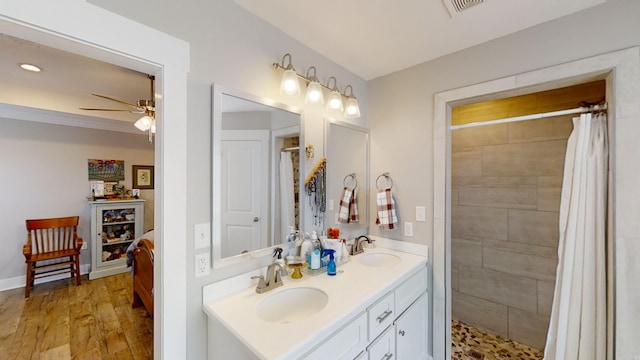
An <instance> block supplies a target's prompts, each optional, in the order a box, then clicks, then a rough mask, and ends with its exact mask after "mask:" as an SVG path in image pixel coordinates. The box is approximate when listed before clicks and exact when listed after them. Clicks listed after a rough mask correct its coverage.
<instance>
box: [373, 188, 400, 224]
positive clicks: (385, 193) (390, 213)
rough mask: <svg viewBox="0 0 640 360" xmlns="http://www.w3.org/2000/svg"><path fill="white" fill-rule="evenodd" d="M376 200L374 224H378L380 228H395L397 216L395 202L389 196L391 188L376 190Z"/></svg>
mask: <svg viewBox="0 0 640 360" xmlns="http://www.w3.org/2000/svg"><path fill="white" fill-rule="evenodd" d="M376 202H377V204H378V217H377V219H376V224H378V225H380V230H392V229H395V228H396V227H397V224H398V216H397V215H396V203H395V201H393V196H391V189H383V190H378V194H377V196H376Z"/></svg>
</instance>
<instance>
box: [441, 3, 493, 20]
mask: <svg viewBox="0 0 640 360" xmlns="http://www.w3.org/2000/svg"><path fill="white" fill-rule="evenodd" d="M442 2H443V3H444V6H445V7H446V8H447V10H448V11H449V15H451V17H453V16H454V15H456V14H457V13H460V12H462V11H464V10H467V9H469V8H470V7H472V6H475V5H478V4H482V3H484V0H442Z"/></svg>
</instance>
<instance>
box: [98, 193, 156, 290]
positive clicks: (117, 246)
mask: <svg viewBox="0 0 640 360" xmlns="http://www.w3.org/2000/svg"><path fill="white" fill-rule="evenodd" d="M89 203H90V204H91V271H90V272H89V279H90V280H93V279H97V278H101V277H104V276H110V275H115V274H119V273H123V272H126V271H128V269H127V265H126V251H127V247H129V244H131V242H133V240H135V238H136V237H138V236H140V235H142V234H143V227H144V200H110V201H90V202H89Z"/></svg>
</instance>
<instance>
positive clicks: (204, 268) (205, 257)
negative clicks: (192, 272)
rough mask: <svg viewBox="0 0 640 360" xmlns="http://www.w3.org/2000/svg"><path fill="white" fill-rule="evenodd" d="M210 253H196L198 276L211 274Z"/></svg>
mask: <svg viewBox="0 0 640 360" xmlns="http://www.w3.org/2000/svg"><path fill="white" fill-rule="evenodd" d="M209 267H210V266H209V253H208V252H206V253H201V254H196V277H201V276H206V275H209Z"/></svg>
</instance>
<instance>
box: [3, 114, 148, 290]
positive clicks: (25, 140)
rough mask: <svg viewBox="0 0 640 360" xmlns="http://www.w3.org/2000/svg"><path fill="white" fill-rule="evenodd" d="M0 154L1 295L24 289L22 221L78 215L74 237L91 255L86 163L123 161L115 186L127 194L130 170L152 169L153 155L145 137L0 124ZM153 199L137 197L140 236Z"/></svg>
mask: <svg viewBox="0 0 640 360" xmlns="http://www.w3.org/2000/svg"><path fill="white" fill-rule="evenodd" d="M25 111H26V110H25ZM0 154H2V156H0V168H1V169H2V172H1V173H0V174H1V175H2V176H0V189H2V201H0V204H2V205H1V206H0V228H2V229H3V236H2V237H1V238H0V243H1V244H2V248H3V249H4V251H2V252H0V264H2V266H1V267H0V289H6V288H14V287H18V286H24V281H23V280H22V279H21V278H20V277H22V278H24V277H25V275H26V265H25V264H24V257H23V256H22V245H24V243H25V241H26V236H27V233H26V230H25V223H24V221H25V219H35V218H48V217H60V216H71V215H79V216H80V223H79V225H78V233H79V236H81V237H82V238H83V239H84V240H85V241H86V242H88V249H91V211H90V207H89V204H88V203H87V199H86V198H87V196H90V195H91V191H90V189H89V180H88V170H87V160H88V159H116V160H124V162H125V163H124V164H125V180H124V181H121V183H122V184H124V185H125V187H126V188H127V189H131V185H132V174H131V165H153V156H154V150H153V145H152V144H149V141H148V140H147V136H146V135H135V134H125V133H119V132H113V131H104V130H93V129H85V128H77V127H71V126H62V125H51V124H43V123H37V122H31V121H24V120H12V119H0ZM153 194H154V191H153V190H142V191H141V197H142V198H143V199H146V200H147V201H146V202H145V224H144V229H145V230H146V229H150V228H152V227H153ZM140 235H142V234H140ZM90 263H91V252H90V250H83V251H82V255H81V264H90Z"/></svg>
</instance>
